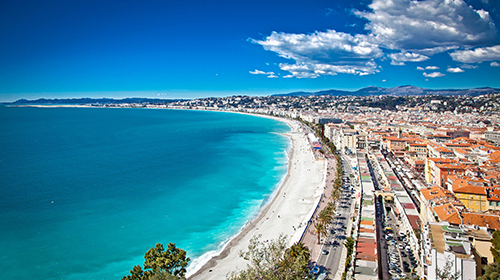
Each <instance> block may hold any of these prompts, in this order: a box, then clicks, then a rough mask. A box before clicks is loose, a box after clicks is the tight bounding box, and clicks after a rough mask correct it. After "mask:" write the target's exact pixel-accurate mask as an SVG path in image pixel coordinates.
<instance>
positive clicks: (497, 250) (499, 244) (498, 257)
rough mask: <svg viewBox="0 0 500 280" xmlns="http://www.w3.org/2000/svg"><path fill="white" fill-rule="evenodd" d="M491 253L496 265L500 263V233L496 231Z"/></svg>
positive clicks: (492, 240)
mask: <svg viewBox="0 0 500 280" xmlns="http://www.w3.org/2000/svg"><path fill="white" fill-rule="evenodd" d="M491 245H492V246H491V248H490V250H491V253H492V254H493V258H494V259H495V262H496V263H500V231H498V230H495V232H494V233H493V239H491Z"/></svg>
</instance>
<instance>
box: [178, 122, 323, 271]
mask: <svg viewBox="0 0 500 280" xmlns="http://www.w3.org/2000/svg"><path fill="white" fill-rule="evenodd" d="M251 115H254V114H251ZM254 116H258V117H267V118H272V119H275V120H277V121H281V122H284V123H285V124H287V125H288V126H290V128H291V131H290V132H288V133H286V134H285V136H287V137H289V139H290V142H291V147H290V150H289V154H288V156H289V159H288V160H289V162H288V171H287V174H286V175H285V178H284V180H283V182H282V184H281V185H280V186H278V189H277V190H276V191H275V194H274V195H273V197H272V198H271V199H270V201H269V202H268V203H266V205H265V206H264V207H263V208H262V209H261V210H260V212H259V213H258V215H257V216H256V217H255V218H254V219H253V220H251V221H249V222H248V223H247V224H245V226H244V227H243V228H242V229H241V231H240V232H239V233H238V234H236V235H235V236H233V238H232V239H231V240H230V241H229V242H227V243H226V244H225V245H224V246H223V247H222V250H221V251H220V253H219V254H217V253H215V252H212V254H216V255H214V256H212V257H211V258H210V259H209V260H208V261H207V262H206V263H205V264H204V265H202V266H201V267H200V268H199V269H197V270H196V271H192V272H191V273H188V279H190V280H197V279H225V278H226V276H227V274H228V273H230V272H233V271H235V272H236V271H239V270H242V269H246V266H247V262H246V261H245V260H244V259H242V258H240V257H239V252H240V251H242V250H243V251H245V250H247V246H248V244H249V241H250V239H251V238H252V237H253V236H255V235H258V234H260V235H261V240H271V239H276V238H278V237H279V235H280V234H285V235H286V236H287V241H288V244H289V245H291V244H293V243H295V242H297V241H299V240H300V238H301V236H302V234H303V233H304V231H305V229H306V225H307V221H308V220H309V218H310V213H311V209H314V208H315V207H316V202H317V200H318V199H319V197H321V194H322V193H323V187H324V174H325V169H324V162H322V161H316V160H315V159H314V156H313V154H312V150H311V147H310V145H309V142H308V140H307V137H306V135H305V134H304V133H303V132H301V131H300V130H301V129H300V126H299V125H298V124H297V123H296V122H294V121H291V120H286V119H281V118H276V117H272V116H264V115H254Z"/></svg>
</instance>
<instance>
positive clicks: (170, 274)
mask: <svg viewBox="0 0 500 280" xmlns="http://www.w3.org/2000/svg"><path fill="white" fill-rule="evenodd" d="M189 261H190V259H189V258H188V257H186V251H184V250H182V249H180V248H177V247H176V246H175V244H174V243H168V245H167V249H166V250H165V249H164V247H163V245H162V244H160V243H157V244H156V246H155V247H151V249H149V250H148V251H147V252H146V254H144V270H143V269H142V268H141V266H140V265H136V266H134V268H133V269H132V270H131V271H130V275H127V276H124V277H123V278H122V280H152V279H179V278H181V279H182V278H183V277H184V274H185V273H186V267H187V265H188V263H189Z"/></svg>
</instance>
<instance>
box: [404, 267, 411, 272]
mask: <svg viewBox="0 0 500 280" xmlns="http://www.w3.org/2000/svg"><path fill="white" fill-rule="evenodd" d="M403 270H404V272H410V271H411V270H410V268H409V267H406V266H405V267H404V268H403Z"/></svg>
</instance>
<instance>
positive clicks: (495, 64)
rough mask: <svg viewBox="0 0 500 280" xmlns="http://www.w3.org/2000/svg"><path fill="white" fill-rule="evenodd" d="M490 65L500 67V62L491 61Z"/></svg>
mask: <svg viewBox="0 0 500 280" xmlns="http://www.w3.org/2000/svg"><path fill="white" fill-rule="evenodd" d="M490 66H491V67H499V66H500V63H498V62H496V61H493V62H492V63H490Z"/></svg>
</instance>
